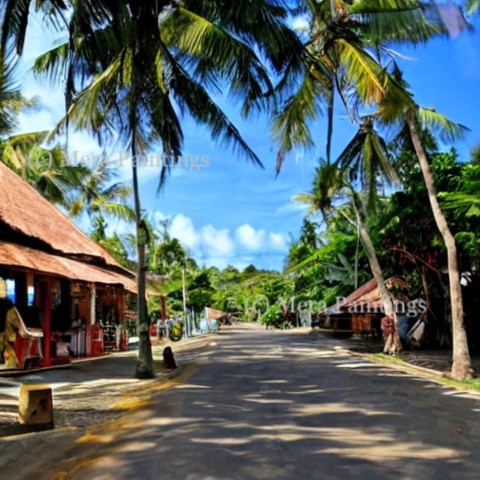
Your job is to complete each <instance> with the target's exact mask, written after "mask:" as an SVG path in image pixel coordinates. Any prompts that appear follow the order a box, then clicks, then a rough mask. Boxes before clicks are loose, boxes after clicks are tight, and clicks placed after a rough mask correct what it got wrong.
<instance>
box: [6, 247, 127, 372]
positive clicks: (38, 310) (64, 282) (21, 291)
mask: <svg viewBox="0 0 480 480" xmlns="http://www.w3.org/2000/svg"><path fill="white" fill-rule="evenodd" d="M2 247H3V249H2V250H3V253H5V248H6V247H5V244H3V245H2ZM8 247H9V248H8V250H9V252H8V253H16V256H14V255H13V256H10V257H9V260H8V261H9V262H10V263H13V264H14V263H23V264H22V265H5V263H6V261H7V260H6V256H5V255H3V258H2V253H1V252H0V298H3V299H4V300H5V301H4V304H5V305H7V303H5V302H11V305H12V306H13V307H14V308H15V311H16V312H17V313H18V315H13V313H12V314H11V315H10V316H9V317H8V318H9V321H10V320H11V319H13V318H14V317H15V319H14V320H11V322H10V324H8V322H6V312H3V313H2V308H1V302H0V316H3V318H1V319H0V335H1V336H0V352H1V353H2V358H0V361H1V360H3V363H0V368H4V369H5V368H8V369H10V368H20V369H25V368H33V367H41V366H51V365H59V364H63V363H69V362H70V361H71V360H72V359H75V358H80V357H89V356H96V355H102V354H104V353H107V352H112V351H120V350H125V349H126V348H127V344H128V342H127V329H126V324H125V300H126V295H127V292H129V296H132V295H133V290H134V289H135V283H134V281H133V279H132V278H128V277H124V276H122V275H119V274H117V273H115V272H108V271H104V270H101V269H99V268H97V267H93V266H91V265H84V264H81V263H80V262H76V261H74V260H70V259H64V258H59V257H56V256H54V255H48V254H45V253H44V252H34V253H35V261H36V263H35V266H36V267H37V268H38V267H43V270H44V271H42V272H40V271H36V272H34V271H29V270H26V268H25V265H26V264H27V265H28V266H30V267H32V266H33V265H32V264H28V258H29V254H30V253H33V252H29V251H28V249H26V248H25V247H19V246H12V245H10V246H8ZM19 253H21V254H22V255H21V258H19ZM20 260H21V262H20ZM45 270H47V271H45ZM48 270H49V271H48ZM60 275H61V276H60ZM75 277H76V278H75ZM127 288H128V290H127ZM4 310H5V308H4ZM8 310H9V308H7V309H6V311H8ZM6 323H7V324H8V325H6ZM6 332H10V334H9V335H7V334H6ZM12 332H14V333H13V334H12ZM7 337H8V340H7Z"/></svg>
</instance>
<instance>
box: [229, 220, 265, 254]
mask: <svg viewBox="0 0 480 480" xmlns="http://www.w3.org/2000/svg"><path fill="white" fill-rule="evenodd" d="M235 237H236V238H237V240H238V241H239V242H240V245H242V246H244V247H245V248H247V249H248V250H254V251H258V250H262V249H263V248H264V247H265V238H266V234H265V230H263V229H262V230H255V229H254V228H253V227H251V226H250V225H249V224H248V223H245V224H244V225H242V226H240V227H238V228H237V230H236V232H235Z"/></svg>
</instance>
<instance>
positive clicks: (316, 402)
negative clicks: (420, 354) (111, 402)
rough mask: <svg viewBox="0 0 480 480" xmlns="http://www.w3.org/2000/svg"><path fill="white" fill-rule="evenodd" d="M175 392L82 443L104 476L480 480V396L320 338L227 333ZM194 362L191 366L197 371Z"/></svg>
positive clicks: (91, 475)
mask: <svg viewBox="0 0 480 480" xmlns="http://www.w3.org/2000/svg"><path fill="white" fill-rule="evenodd" d="M220 337H221V338H219V340H218V345H217V346H216V348H215V349H211V350H208V351H205V352H203V353H202V354H200V355H196V356H195V357H192V358H190V359H188V360H189V362H191V363H192V362H193V363H196V364H198V368H196V369H195V370H192V371H191V374H190V376H188V371H187V372H185V374H184V376H183V378H180V379H179V381H178V383H177V384H176V385H174V386H173V387H172V388H169V389H167V390H164V391H162V392H161V393H157V394H155V395H154V396H153V398H152V401H151V402H150V404H148V405H147V406H146V407H143V408H139V409H138V410H136V411H134V412H133V413H130V414H129V415H128V416H127V417H125V418H124V420H123V421H122V422H121V423H119V424H117V425H115V426H110V427H108V428H107V427H106V428H105V429H103V430H101V431H99V432H97V434H96V435H94V434H91V435H87V436H86V437H85V438H83V439H81V443H80V444H79V445H78V448H82V446H84V448H87V446H88V447H89V448H90V449H91V454H90V455H91V458H90V460H89V461H88V462H85V461H83V462H80V463H78V462H77V463H72V464H70V465H69V467H68V468H66V469H64V470H63V471H64V476H62V475H61V474H59V475H58V476H57V477H55V478H75V479H80V480H83V479H84V480H97V479H102V480H104V479H105V480H106V479H122V480H123V479H135V480H136V479H145V480H146V479H162V480H163V479H165V480H167V479H169V480H197V479H198V480H230V479H240V480H242V479H259V480H260V479H262V480H263V479H272V480H273V479H275V480H281V479H369V480H370V479H375V478H378V479H380V478H381V479H388V478H392V479H415V480H421V479H436V480H438V479H460V480H462V479H470V478H471V479H478V478H480V401H479V397H478V396H475V395H474V394H468V393H466V392H459V391H455V390H451V389H446V388H444V387H442V386H440V385H438V384H436V383H433V382H431V381H428V380H425V379H421V378H419V377H414V376H411V375H408V374H405V373H401V372H396V371H395V370H393V369H392V368H390V367H385V366H381V365H377V364H371V363H368V362H364V361H363V360H362V359H359V358H355V357H352V356H349V355H348V354H346V353H345V352H344V351H342V350H341V349H337V348H335V347H336V342H335V340H331V339H330V340H328V339H327V338H322V337H318V336H316V335H307V334H292V333H291V332H272V331H265V330H261V329H254V330H248V331H238V332H235V331H232V332H229V333H223V334H221V336H220ZM187 370H188V369H187Z"/></svg>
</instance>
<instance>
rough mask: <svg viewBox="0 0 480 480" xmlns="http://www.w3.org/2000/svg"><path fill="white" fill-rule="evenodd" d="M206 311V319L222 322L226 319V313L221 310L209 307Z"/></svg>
mask: <svg viewBox="0 0 480 480" xmlns="http://www.w3.org/2000/svg"><path fill="white" fill-rule="evenodd" d="M206 309H207V317H208V318H209V319H210V320H223V319H224V318H227V317H228V313H227V312H222V311H221V310H215V309H214V308H211V307H206Z"/></svg>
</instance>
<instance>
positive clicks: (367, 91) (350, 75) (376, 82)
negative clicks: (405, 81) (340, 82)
mask: <svg viewBox="0 0 480 480" xmlns="http://www.w3.org/2000/svg"><path fill="white" fill-rule="evenodd" d="M335 49H336V55H337V58H338V61H339V62H340V65H341V67H342V69H343V70H344V72H345V77H346V80H347V81H348V82H351V83H352V85H354V88H355V90H356V93H357V94H358V97H359V99H360V101H361V102H362V103H363V104H364V105H365V106H369V105H372V104H378V103H380V102H381V101H382V99H383V97H384V95H385V88H384V80H383V78H384V71H383V69H382V67H381V66H380V65H379V64H378V63H377V62H376V61H375V59H374V58H373V57H372V56H371V55H370V54H369V53H368V52H367V51H366V50H364V49H363V48H361V47H360V46H358V45H355V44H354V43H351V42H349V41H347V40H345V39H343V38H339V39H337V40H336V42H335Z"/></svg>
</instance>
